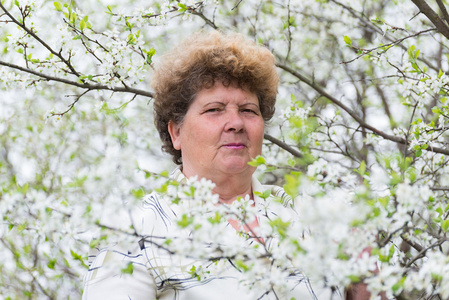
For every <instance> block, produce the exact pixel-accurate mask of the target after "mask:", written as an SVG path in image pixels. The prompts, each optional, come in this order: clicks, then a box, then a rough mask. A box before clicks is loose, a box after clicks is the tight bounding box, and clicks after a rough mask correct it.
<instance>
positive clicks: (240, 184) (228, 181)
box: [182, 170, 253, 204]
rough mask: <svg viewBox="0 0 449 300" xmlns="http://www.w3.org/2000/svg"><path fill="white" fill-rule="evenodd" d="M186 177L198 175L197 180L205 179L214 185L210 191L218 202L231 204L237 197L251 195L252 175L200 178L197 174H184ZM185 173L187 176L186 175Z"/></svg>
mask: <svg viewBox="0 0 449 300" xmlns="http://www.w3.org/2000/svg"><path fill="white" fill-rule="evenodd" d="M182 171H183V174H184V175H185V176H186V177H192V176H195V175H198V178H202V177H204V178H206V179H209V180H211V181H212V182H213V183H215V188H214V189H213V190H212V191H213V192H214V193H215V194H218V195H219V198H220V202H221V203H226V204H231V203H232V202H234V200H236V199H237V198H238V197H245V196H246V195H249V196H250V197H251V198H253V195H252V173H251V174H241V175H240V176H239V175H236V174H223V175H222V174H210V175H209V176H201V175H199V174H189V172H188V171H187V172H184V170H182ZM186 173H187V174H186Z"/></svg>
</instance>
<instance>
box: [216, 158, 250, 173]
mask: <svg viewBox="0 0 449 300" xmlns="http://www.w3.org/2000/svg"><path fill="white" fill-rule="evenodd" d="M220 169H222V170H223V171H224V172H225V173H229V174H239V173H245V172H247V171H252V172H254V170H255V168H254V167H251V166H250V165H248V160H237V161H231V162H226V163H224V164H223V165H222V168H220Z"/></svg>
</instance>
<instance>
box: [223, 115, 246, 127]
mask: <svg viewBox="0 0 449 300" xmlns="http://www.w3.org/2000/svg"><path fill="white" fill-rule="evenodd" d="M244 127H245V123H244V122H243V116H242V115H241V114H240V112H239V111H230V112H228V113H227V118H226V124H225V128H224V129H225V131H235V132H240V131H243V129H244Z"/></svg>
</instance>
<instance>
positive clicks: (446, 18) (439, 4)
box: [436, 0, 449, 24]
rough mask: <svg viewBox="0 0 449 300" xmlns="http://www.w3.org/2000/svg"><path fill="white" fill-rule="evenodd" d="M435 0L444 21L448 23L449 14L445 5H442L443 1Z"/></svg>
mask: <svg viewBox="0 0 449 300" xmlns="http://www.w3.org/2000/svg"><path fill="white" fill-rule="evenodd" d="M436 1H437V4H438V7H439V8H440V10H441V13H442V14H443V17H444V20H445V21H446V23H448V24H449V14H448V13H447V9H446V6H444V4H443V1H441V0H436Z"/></svg>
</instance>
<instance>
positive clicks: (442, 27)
mask: <svg viewBox="0 0 449 300" xmlns="http://www.w3.org/2000/svg"><path fill="white" fill-rule="evenodd" d="M412 2H413V3H414V4H415V5H416V6H417V7H418V8H419V11H420V12H422V13H423V14H424V15H425V16H426V17H427V18H428V19H429V20H430V22H432V23H433V24H434V25H435V27H436V28H437V29H438V31H439V32H440V33H441V34H442V35H444V36H445V37H446V38H447V39H449V26H448V24H446V23H444V21H443V20H442V19H441V18H440V16H439V15H438V14H437V13H436V12H435V11H434V10H433V9H432V8H431V7H430V6H429V5H428V4H427V2H426V1H424V0H412Z"/></svg>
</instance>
